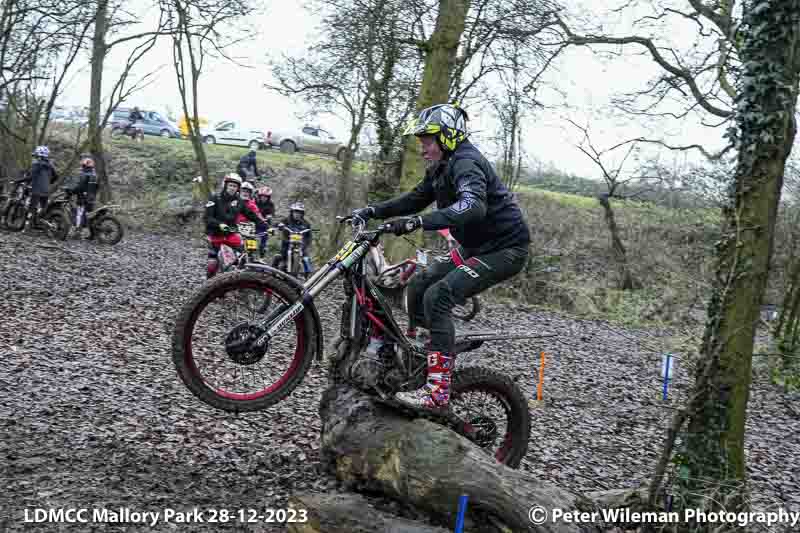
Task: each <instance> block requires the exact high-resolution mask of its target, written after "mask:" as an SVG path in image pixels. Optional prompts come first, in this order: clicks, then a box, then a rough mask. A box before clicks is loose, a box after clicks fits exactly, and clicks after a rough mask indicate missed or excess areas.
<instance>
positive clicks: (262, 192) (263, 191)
mask: <svg viewBox="0 0 800 533" xmlns="http://www.w3.org/2000/svg"><path fill="white" fill-rule="evenodd" d="M256 192H257V193H258V195H259V196H272V189H271V188H269V187H266V186H265V187H259V189H258V191H256Z"/></svg>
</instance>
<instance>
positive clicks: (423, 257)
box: [417, 250, 428, 265]
mask: <svg viewBox="0 0 800 533" xmlns="http://www.w3.org/2000/svg"><path fill="white" fill-rule="evenodd" d="M417 263H419V264H420V265H427V264H428V254H426V253H425V252H423V251H422V250H417Z"/></svg>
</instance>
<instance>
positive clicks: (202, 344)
mask: <svg viewBox="0 0 800 533" xmlns="http://www.w3.org/2000/svg"><path fill="white" fill-rule="evenodd" d="M266 298H269V299H270V302H271V308H270V309H269V313H268V314H267V315H266V316H264V314H260V313H259V312H260V311H261V313H263V307H264V301H265V299H266ZM298 299H299V295H298V293H297V291H296V290H293V289H291V288H290V287H289V286H288V285H287V284H286V283H284V282H282V281H281V280H279V279H277V278H274V277H272V276H264V275H263V274H259V273H255V272H241V271H237V272H232V273H228V274H220V275H217V276H215V278H213V279H212V280H211V281H210V282H208V283H206V284H205V285H203V287H202V289H201V290H200V291H199V292H198V293H197V294H196V295H195V296H194V297H193V298H192V299H191V300H190V301H189V302H187V303H186V304H185V305H184V306H183V309H182V310H181V313H180V316H179V317H178V321H177V323H176V326H175V330H174V332H173V336H172V360H173V362H174V364H175V367H176V369H177V371H178V375H179V376H180V378H181V379H182V380H183V382H184V383H185V384H186V386H187V387H188V388H189V390H190V391H192V393H193V394H194V395H195V396H197V397H198V398H199V399H201V400H202V401H203V402H205V403H207V404H208V405H211V406H212V407H215V408H217V409H222V410H224V411H230V412H248V411H258V410H262V409H266V408H268V407H270V406H272V405H275V404H276V403H278V402H280V401H281V400H283V399H284V398H286V397H287V396H288V395H289V394H291V393H292V391H293V390H294V389H295V388H296V387H297V386H298V385H299V384H300V383H301V382H302V380H303V378H304V377H305V375H306V373H307V372H308V369H309V367H310V366H311V362H312V358H313V354H314V346H315V342H316V335H317V331H316V323H315V322H314V319H313V317H312V314H311V312H310V311H308V310H303V311H302V312H301V313H299V314H297V316H295V317H294V318H293V319H290V320H288V321H287V322H286V323H285V324H284V325H283V326H282V327H281V329H280V330H278V331H277V332H276V334H275V336H274V337H273V338H272V339H270V340H269V342H267V343H266V345H265V346H263V347H262V348H261V349H259V348H257V347H254V346H252V342H253V340H255V339H257V338H258V337H259V336H260V335H261V334H262V333H263V332H264V331H266V328H265V327H264V326H263V325H262V324H260V322H262V321H264V320H266V321H267V322H268V323H272V322H274V321H275V320H276V319H278V317H280V316H281V315H282V314H283V311H285V310H286V309H288V308H289V307H290V306H292V305H293V304H294V303H295V302H297V300H298Z"/></svg>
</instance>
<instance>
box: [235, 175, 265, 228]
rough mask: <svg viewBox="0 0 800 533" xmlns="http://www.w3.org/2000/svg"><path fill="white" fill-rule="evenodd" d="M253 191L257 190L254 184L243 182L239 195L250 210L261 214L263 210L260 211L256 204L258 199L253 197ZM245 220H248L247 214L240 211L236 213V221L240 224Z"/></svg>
mask: <svg viewBox="0 0 800 533" xmlns="http://www.w3.org/2000/svg"><path fill="white" fill-rule="evenodd" d="M253 192H255V187H253V184H252V183H248V182H244V183H242V187H241V190H240V191H239V196H240V197H241V199H242V201H243V202H244V203H245V205H246V206H247V208H248V209H249V210H250V211H252V212H254V213H258V214H259V215H260V214H261V211H259V209H258V205H256V201H255V200H254V199H253ZM245 220H248V218H247V216H245V215H244V214H243V213H239V214H238V215H236V220H235V221H234V222H235V223H236V224H239V223H240V222H244V221H245Z"/></svg>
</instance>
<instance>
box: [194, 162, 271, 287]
mask: <svg viewBox="0 0 800 533" xmlns="http://www.w3.org/2000/svg"><path fill="white" fill-rule="evenodd" d="M241 187H242V178H240V177H239V176H238V175H236V174H234V173H231V174H227V175H226V176H225V178H224V179H223V180H222V191H221V192H220V193H219V194H216V193H215V194H212V195H211V196H209V198H208V202H206V213H205V222H206V233H207V234H208V240H209V244H208V265H207V267H206V278H207V279H208V278H212V277H213V276H214V274H216V273H217V267H218V266H219V261H218V259H217V255H218V253H219V247H220V245H222V244H226V245H228V246H230V247H231V248H234V249H237V250H242V249H243V244H242V238H241V236H240V235H239V234H238V233H236V219H237V217H238V216H239V215H244V216H245V217H246V218H247V219H249V220H252V221H253V222H256V223H258V222H261V223H266V220H264V217H262V216H261V214H260V213H259V212H258V210H257V209H256V210H255V211H253V210H252V209H251V208H250V206H249V205H248V204H247V202H245V201H244V200H242V198H240V197H239V189H241Z"/></svg>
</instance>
